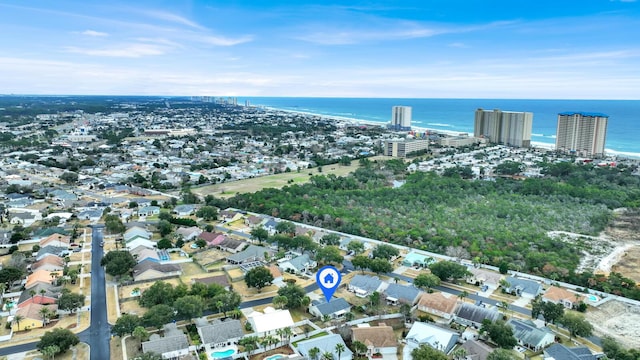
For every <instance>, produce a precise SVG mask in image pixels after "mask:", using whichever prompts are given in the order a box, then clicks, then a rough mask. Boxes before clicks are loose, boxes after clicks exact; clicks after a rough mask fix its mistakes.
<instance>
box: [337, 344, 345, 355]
mask: <svg viewBox="0 0 640 360" xmlns="http://www.w3.org/2000/svg"><path fill="white" fill-rule="evenodd" d="M346 349H347V348H346V347H345V346H344V345H343V344H340V343H338V344H336V352H337V353H338V359H340V356H341V355H342V353H343V352H344V351H345V350H346Z"/></svg>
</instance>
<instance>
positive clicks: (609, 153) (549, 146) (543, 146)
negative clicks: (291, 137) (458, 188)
mask: <svg viewBox="0 0 640 360" xmlns="http://www.w3.org/2000/svg"><path fill="white" fill-rule="evenodd" d="M261 107H262V108H264V109H266V110H270V111H282V112H285V113H291V114H301V115H307V116H316V117H320V118H327V119H332V120H336V121H338V122H340V123H343V124H344V123H349V124H354V125H355V124H357V125H371V126H379V127H385V128H386V125H387V124H388V123H386V122H385V123H382V122H379V121H374V120H366V119H358V118H352V117H347V116H339V115H327V114H319V113H313V112H308V111H301V110H291V109H281V108H276V107H273V106H261ZM411 129H412V130H414V131H417V132H426V131H429V132H435V133H441V134H445V135H449V136H465V134H466V136H470V135H469V134H470V133H469V132H465V131H453V130H442V129H435V128H428V127H422V126H412V127H411ZM554 139H555V135H554ZM555 147H556V145H555V141H554V142H553V143H547V142H542V141H531V148H534V149H539V150H545V151H553V150H555ZM605 154H606V155H605V157H620V158H626V159H631V160H640V152H630V151H618V150H612V149H607V148H605Z"/></svg>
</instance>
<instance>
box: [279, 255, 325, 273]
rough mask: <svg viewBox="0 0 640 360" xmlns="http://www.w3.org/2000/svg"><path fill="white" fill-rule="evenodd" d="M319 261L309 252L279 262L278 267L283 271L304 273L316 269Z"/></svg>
mask: <svg viewBox="0 0 640 360" xmlns="http://www.w3.org/2000/svg"><path fill="white" fill-rule="evenodd" d="M316 266H318V263H317V262H316V261H315V260H313V259H311V257H310V256H309V254H302V255H300V256H297V257H295V258H293V259H290V260H285V261H282V262H280V263H278V267H279V268H280V270H282V271H283V272H292V273H294V274H302V273H305V272H307V271H310V270H312V269H315V268H316Z"/></svg>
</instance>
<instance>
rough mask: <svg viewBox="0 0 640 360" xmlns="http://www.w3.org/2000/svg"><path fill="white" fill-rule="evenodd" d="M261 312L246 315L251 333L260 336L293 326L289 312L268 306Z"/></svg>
mask: <svg viewBox="0 0 640 360" xmlns="http://www.w3.org/2000/svg"><path fill="white" fill-rule="evenodd" d="M263 311H264V312H260V311H254V312H252V313H251V314H249V315H247V321H249V323H250V324H251V327H252V328H253V331H254V332H256V333H258V334H260V335H265V334H269V333H271V332H273V331H276V330H278V329H283V328H286V327H292V326H293V324H294V323H293V318H292V317H291V313H290V312H289V310H276V309H274V308H272V307H270V306H268V307H266V308H265V309H264V310H263Z"/></svg>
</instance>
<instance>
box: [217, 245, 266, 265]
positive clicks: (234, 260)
mask: <svg viewBox="0 0 640 360" xmlns="http://www.w3.org/2000/svg"><path fill="white" fill-rule="evenodd" d="M265 253H266V254H268V256H269V257H272V256H273V250H271V249H269V248H266V247H262V246H257V245H249V246H247V248H246V249H244V250H243V251H240V252H239V253H235V254H232V255H229V256H227V262H229V263H231V264H244V263H247V262H253V261H264V260H265Z"/></svg>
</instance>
